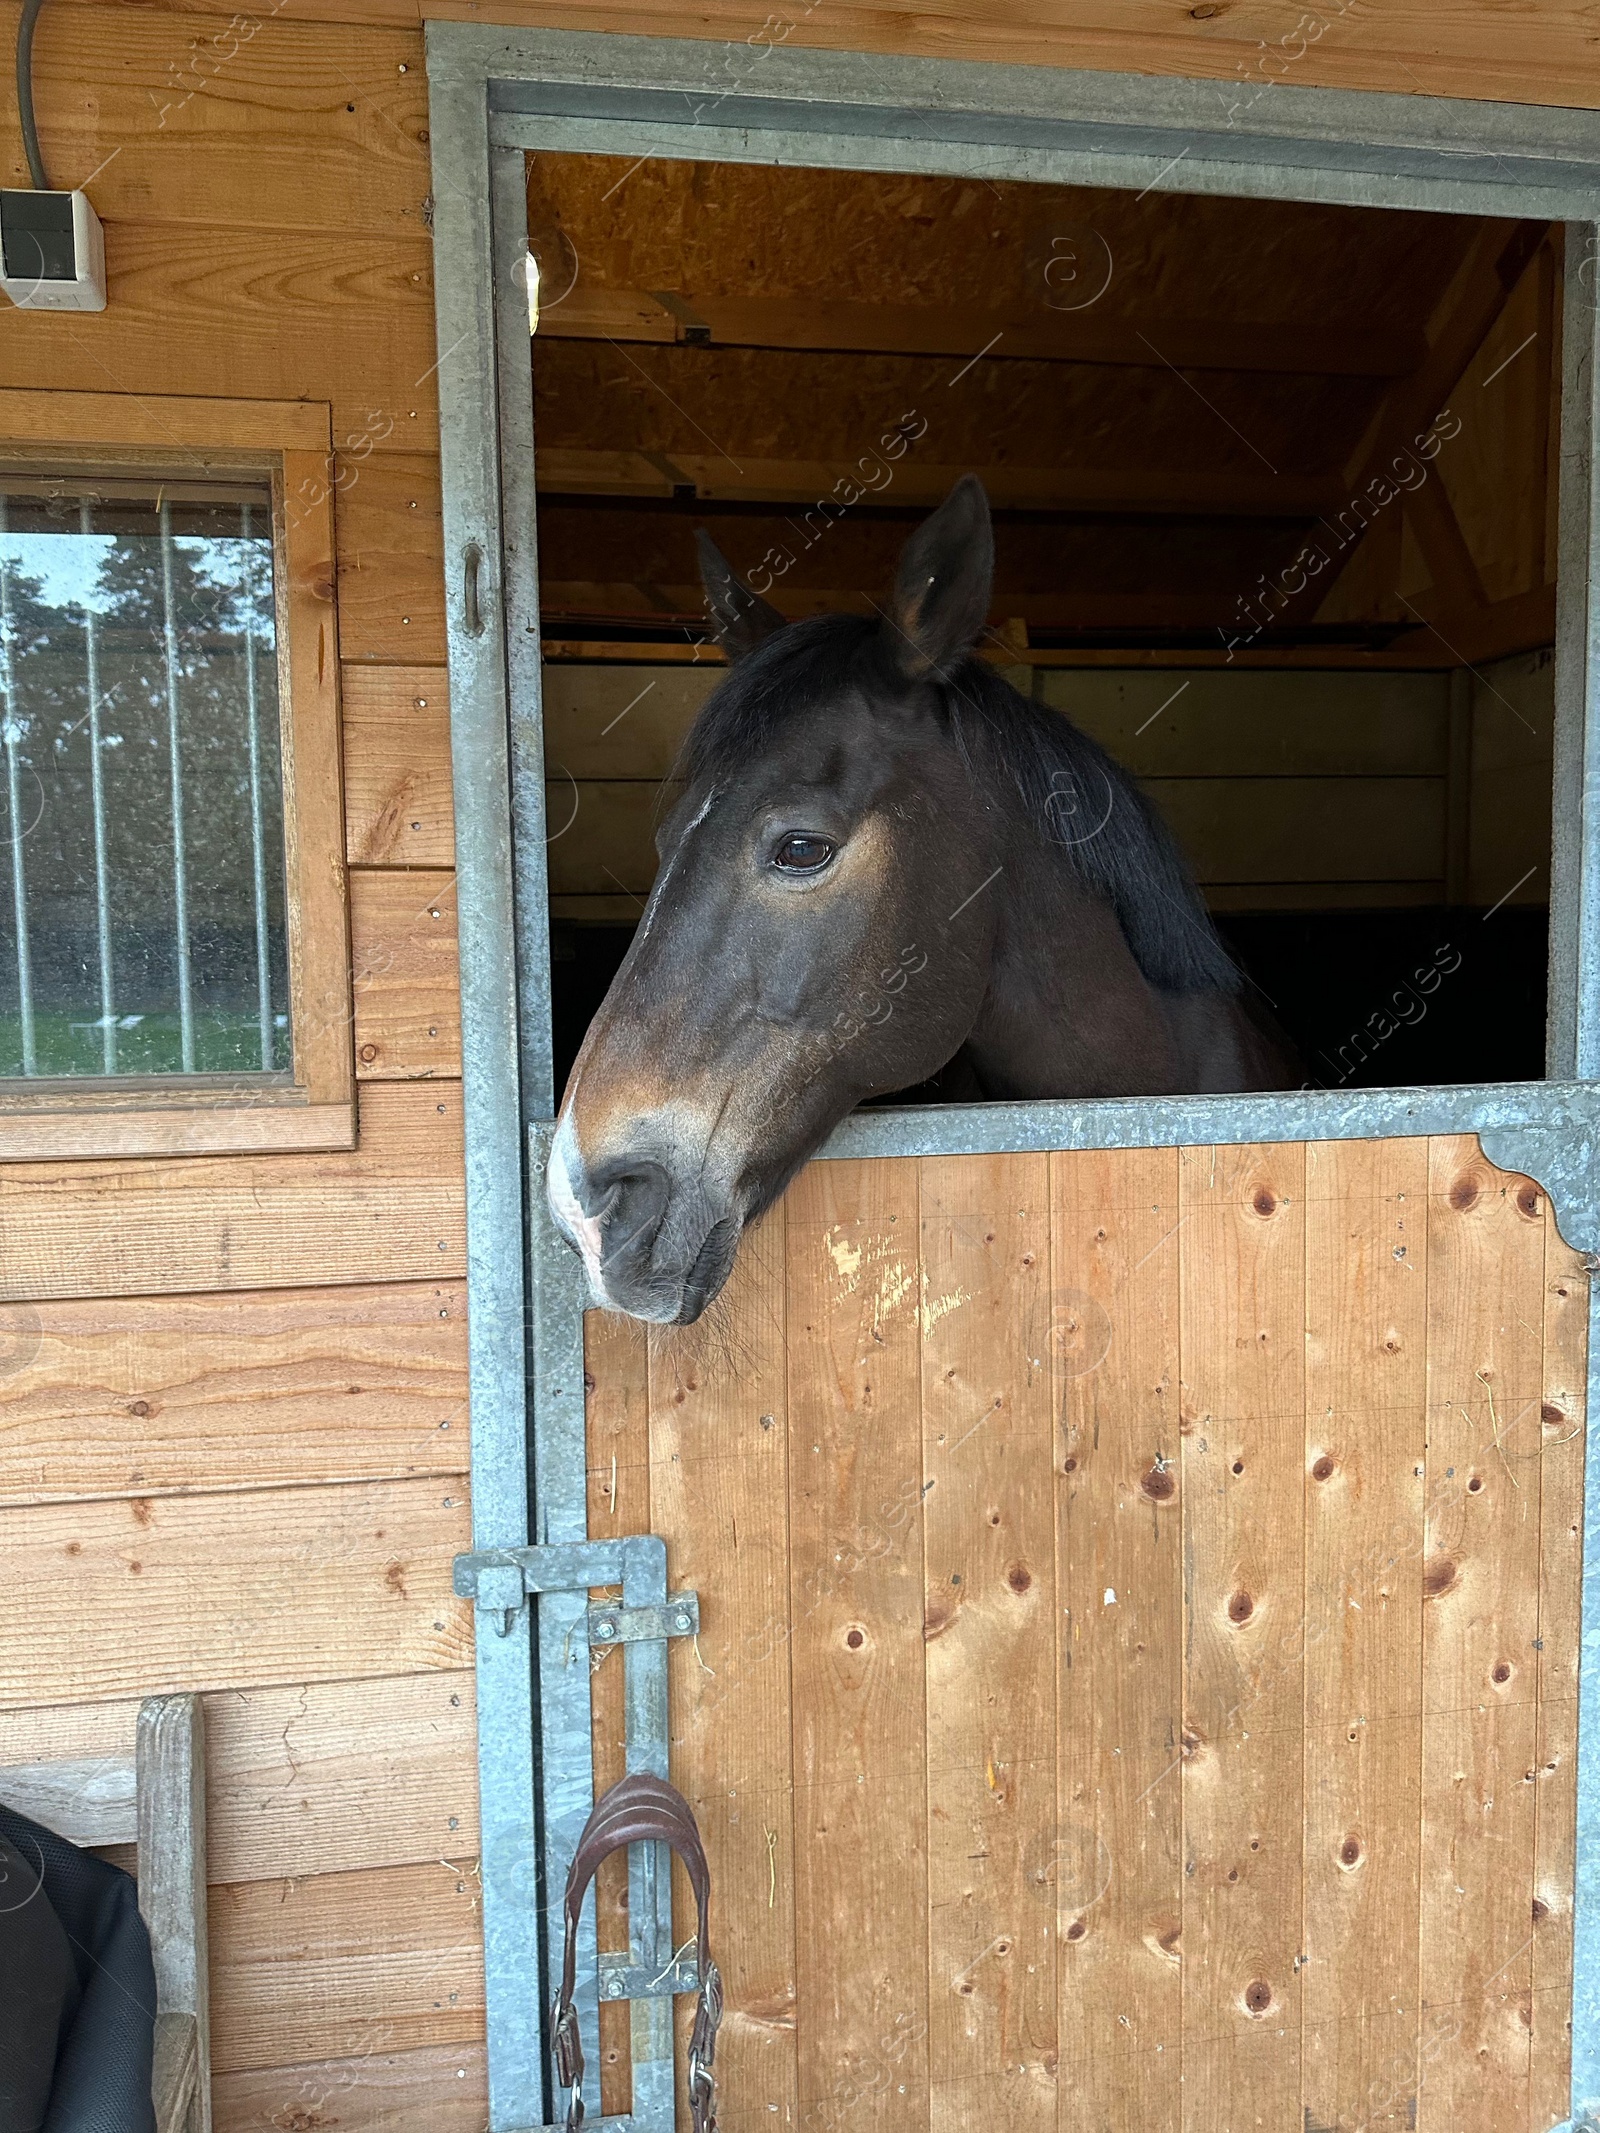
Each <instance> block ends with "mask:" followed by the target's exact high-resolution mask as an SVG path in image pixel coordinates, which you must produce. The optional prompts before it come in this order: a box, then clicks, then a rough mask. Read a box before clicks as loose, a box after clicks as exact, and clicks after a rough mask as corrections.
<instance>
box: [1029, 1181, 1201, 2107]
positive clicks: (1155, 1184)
mask: <svg viewBox="0 0 1600 2133" xmlns="http://www.w3.org/2000/svg"><path fill="white" fill-rule="evenodd" d="M1050 1163H1051V1202H1052V1217H1051V1221H1052V1257H1051V1294H1050V1352H1051V1357H1052V1361H1053V1369H1054V1374H1055V1380H1056V1387H1057V1395H1058V1406H1059V1412H1060V1416H1061V1437H1060V1440H1059V1443H1058V1446H1057V1464H1058V1466H1059V1468H1060V1480H1059V1482H1058V1484H1057V1504H1058V1514H1057V1536H1058V1538H1057V1561H1058V1574H1059V1577H1060V1580H1061V1592H1060V1602H1061V1608H1062V1613H1061V1654H1060V1656H1061V1672H1060V1713H1061V1716H1060V1759H1059V1772H1060V1775H1059V1790H1060V1815H1061V1820H1060V1827H1059V1832H1058V1834H1057V1836H1056V1839H1055V1842H1054V1846H1053V1857H1052V1858H1051V1859H1050V1860H1049V1861H1048V1863H1046V1862H1044V1861H1041V1862H1040V1864H1041V1867H1043V1868H1044V1870H1045V1871H1047V1872H1048V1873H1049V1875H1050V1877H1051V1879H1052V1881H1053V1884H1054V1908H1055V1912H1056V1926H1057V1930H1058V1932H1059V1934H1060V1935H1061V1954H1060V1969H1061V1995H1060V2007H1061V2016H1060V2020H1061V2040H1060V2050H1061V2065H1060V2072H1059V2075H1058V2084H1059V2112H1058V2121H1057V2122H1058V2124H1059V2125H1060V2127H1061V2129H1062V2133H1100V2128H1102V2127H1104V2126H1111V2125H1121V2124H1126V2125H1129V2126H1152V2127H1153V2126H1164V2125H1175V2124H1176V2123H1177V2122H1178V2113H1179V2108H1180V2098H1181V2089H1180V2086H1179V2083H1180V2076H1181V2071H1182V2067H1181V2029H1182V2018H1183V1985H1182V1975H1181V1969H1180V1962H1181V1949H1180V1939H1179V1935H1180V1927H1181V1924H1182V1916H1183V1781H1182V1778H1181V1776H1180V1775H1179V1772H1180V1770H1181V1767H1182V1763H1183V1757H1184V1753H1185V1744H1184V1714H1183V1557H1182V1537H1183V1527H1182V1520H1183V1510H1182V1501H1181V1497H1180V1494H1179V1488H1180V1482H1181V1478H1182V1471H1183V1461H1182V1447H1181V1444H1180V1433H1179V1416H1178V1375H1179V1373H1178V1230H1179V1224H1180V1220H1181V1215H1180V1210H1179V1205H1178V1157H1177V1152H1176V1150H1174V1149H1160V1150H1153V1151H1150V1152H1138V1153H1131V1152H1130V1153H1122V1152H1118V1153H1115V1154H1084V1155H1055V1156H1052V1157H1051V1159H1050Z"/></svg>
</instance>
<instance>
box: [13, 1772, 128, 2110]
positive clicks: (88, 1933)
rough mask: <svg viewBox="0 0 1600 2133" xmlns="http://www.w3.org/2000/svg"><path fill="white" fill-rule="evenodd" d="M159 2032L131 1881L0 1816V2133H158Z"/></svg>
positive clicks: (29, 1825) (28, 1825) (18, 1820)
mask: <svg viewBox="0 0 1600 2133" xmlns="http://www.w3.org/2000/svg"><path fill="white" fill-rule="evenodd" d="M155 2026H156V1978H155V1968H154V1966H153V1964H152V1962H151V1960H150V1936H149V1934H148V1933H147V1932H146V1931H145V1924H144V1920H143V1919H142V1918H141V1917H140V1916H139V1901H138V1891H137V1890H136V1888H135V1887H134V1884H133V1881H132V1879H131V1877H130V1876H129V1875H127V1874H125V1873H123V1871H122V1869H121V1868H120V1867H115V1866H111V1865H109V1864H108V1863H107V1862H106V1861H105V1860H104V1859H97V1858H96V1857H95V1856H94V1854H93V1853H92V1852H83V1851H79V1850H78V1848H77V1846H76V1845H74V1844H68V1843H67V1841H66V1839H65V1838H64V1837H58V1836H56V1835H55V1834H54V1833H53V1832H52V1831H50V1830H48V1829H43V1828H41V1827H40V1825H39V1824H38V1823H37V1822H30V1821H28V1820H27V1818H26V1817H25V1816H23V1815H19V1814H14V1813H13V1812H12V1811H11V1809H10V1808H8V1807H4V1806H0V2133H155V2110H154V2107H153V2105H152V2103H151V2101H150V2075H151V2062H152V2060H153V2058H154V2054H155Z"/></svg>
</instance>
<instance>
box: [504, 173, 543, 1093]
mask: <svg viewBox="0 0 1600 2133" xmlns="http://www.w3.org/2000/svg"><path fill="white" fill-rule="evenodd" d="M489 168H490V184H491V186H492V191H493V199H492V210H491V225H492V230H493V246H494V277H495V283H494V314H495V336H496V358H497V360H496V376H497V379H498V384H499V401H500V491H501V540H502V543H503V547H502V558H503V560H502V566H501V569H502V578H503V581H504V587H505V633H504V643H505V662H506V688H507V716H508V727H509V733H510V749H511V817H512V832H511V859H512V866H513V869H514V872H515V891H514V893H515V898H516V951H517V989H518V996H519V998H520V999H521V1000H522V1001H523V1002H524V1003H526V1004H525V1006H524V1009H523V1012H522V1015H521V1018H520V1019H521V1048H522V1109H523V1116H524V1117H525V1118H530V1119H532V1118H548V1117H549V1116H550V1114H551V1112H552V1111H554V1109H555V1107H556V1092H555V1081H554V1066H553V1063H552V1058H551V1033H550V1013H549V1005H548V1003H549V999H550V881H549V868H548V867H547V866H546V864H545V848H546V847H545V839H546V837H547V835H548V824H547V820H546V814H545V804H544V662H543V660H542V659H541V657H540V645H539V536H538V501H537V497H536V495H535V492H534V480H533V354H532V346H531V339H530V336H529V332H528V291H527V283H526V279H525V263H526V260H527V256H528V177H527V161H526V158H525V157H524V155H523V153H522V151H521V150H520V149H509V148H497V149H495V150H493V151H492V152H491V154H490V157H489Z"/></svg>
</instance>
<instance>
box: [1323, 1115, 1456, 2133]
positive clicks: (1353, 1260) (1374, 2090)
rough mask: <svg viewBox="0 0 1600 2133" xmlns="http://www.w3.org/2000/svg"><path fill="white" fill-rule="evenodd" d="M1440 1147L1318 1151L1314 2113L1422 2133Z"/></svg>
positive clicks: (1348, 1146)
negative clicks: (1425, 1606)
mask: <svg viewBox="0 0 1600 2133" xmlns="http://www.w3.org/2000/svg"><path fill="white" fill-rule="evenodd" d="M1427 1247H1428V1150H1427V1143H1426V1142H1425V1141H1422V1140H1397V1141H1374V1142H1365V1141H1345V1142H1338V1141H1336V1142H1330V1143H1323V1144H1321V1145H1313V1146H1312V1147H1310V1148H1308V1149H1307V1151H1306V1441H1305V1462H1306V1474H1307V1482H1306V1568H1305V1594H1306V1598H1305V1626H1304V1642H1305V1649H1306V1654H1307V1661H1308V1663H1307V1666H1306V1676H1305V1737H1306V1865H1305V1873H1306V1938H1305V1955H1306V1963H1305V1968H1304V1986H1303V2007H1304V2022H1305V2066H1304V2077H1303V2078H1304V2084H1305V2087H1304V2098H1305V2107H1306V2109H1307V2111H1308V2113H1309V2122H1310V2123H1312V2124H1315V2125H1327V2126H1344V2125H1350V2126H1355V2125H1362V2126H1365V2127H1367V2128H1368V2129H1369V2133H1406V2129H1408V2128H1409V2126H1410V2124H1411V2111H1412V2107H1413V2103H1414V2095H1413V2089H1414V2080H1415V2069H1416V2056H1417V2047H1418V2034H1419V2021H1418V2006H1419V1993H1420V1989H1421V1988H1420V1978H1419V1957H1420V1950H1419V1924H1420V1920H1419V1909H1418V1890H1419V1886H1420V1880H1421V1874H1422V1861H1421V1858H1420V1852H1419V1846H1420V1831H1421V1816H1422V1802H1421V1794H1420V1783H1421V1769H1422V1713H1421V1710H1420V1708H1419V1701H1418V1694H1417V1689H1418V1683H1419V1682H1420V1680H1421V1677H1422V1532H1423V1529H1422V1504H1423V1462H1424V1454H1425V1448H1426V1396H1427V1379H1426V1367H1427V1298H1428V1276H1427Z"/></svg>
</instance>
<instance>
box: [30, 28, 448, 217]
mask: <svg viewBox="0 0 1600 2133" xmlns="http://www.w3.org/2000/svg"><path fill="white" fill-rule="evenodd" d="M413 19H414V17H413ZM38 50H39V58H40V64H39V66H38V68H37V80H36V85H35V97H36V101H37V105H38V117H39V127H40V131H41V133H42V134H43V136H44V138H45V139H46V140H48V141H49V143H50V175H51V178H52V181H53V182H54V183H55V184H57V185H64V186H71V185H84V184H88V183H90V182H91V180H92V182H93V185H94V201H95V207H96V209H97V211H98V212H99V214H100V216H101V218H102V220H104V221H109V222H118V223H130V224H141V225H143V226H145V227H152V226H159V225H161V224H164V223H167V224H170V223H173V222H176V223H179V224H191V225H192V224H209V225H212V226H214V227H218V228H222V229H227V230H235V229H252V228H263V227H265V228H271V229H278V230H284V229H301V230H320V231H324V232H328V233H331V234H334V235H343V234H344V233H346V232H348V231H352V230H359V231H362V232H368V233H372V234H376V235H384V236H407V235H409V236H411V237H421V236H423V235H425V224H424V220H423V208H422V203H423V199H424V197H425V196H426V194H427V190H428V88H427V75H426V72H425V71H424V65H423V51H422V43H421V40H420V38H418V37H417V36H416V34H415V31H414V29H413V30H412V31H410V32H409V33H408V32H405V31H397V30H386V29H383V28H380V27H379V26H378V25H376V24H372V23H368V24H363V25H362V26H360V27H350V26H347V25H345V24H343V23H338V22H326V21H318V22H316V23H307V22H295V21H293V20H291V19H290V18H289V17H288V16H287V14H286V13H279V12H274V13H270V14H266V15H265V16H264V17H263V18H252V17H250V16H247V15H241V14H238V13H235V14H234V15H233V17H232V19H231V22H229V20H228V19H227V11H226V10H224V20H223V22H222V23H220V24H209V23H197V22H195V21H194V20H193V19H192V17H190V16H189V15H188V13H187V12H186V11H184V10H180V9H173V8H161V9H156V8H140V9H129V8H126V7H107V6H86V7H83V8H82V9H81V10H75V11H74V16H73V20H72V23H71V27H70V29H68V27H67V25H66V24H64V23H63V24H60V25H59V26H58V25H55V24H52V25H51V26H50V29H49V30H48V31H47V32H46V33H45V34H44V35H43V36H41V39H40V42H39V47H38ZM74 62H76V63H74ZM91 63H92V66H93V75H92V79H93V83H94V88H93V93H92V94H85V91H84V82H85V79H86V77H87V70H88V68H89V66H90V65H91ZM180 161H181V165H182V169H183V180H182V182H181V183H180V182H177V181H176V179H175V174H174V166H175V164H176V163H178V162H180ZM4 170H5V177H4V183H5V184H7V185H24V186H25V185H27V184H28V183H29V179H28V176H27V165H26V163H25V162H24V160H23V157H22V153H21V143H20V141H16V142H8V143H7V144H6V151H5V163H4Z"/></svg>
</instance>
